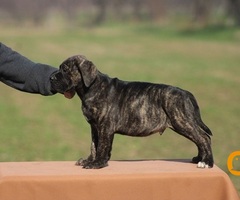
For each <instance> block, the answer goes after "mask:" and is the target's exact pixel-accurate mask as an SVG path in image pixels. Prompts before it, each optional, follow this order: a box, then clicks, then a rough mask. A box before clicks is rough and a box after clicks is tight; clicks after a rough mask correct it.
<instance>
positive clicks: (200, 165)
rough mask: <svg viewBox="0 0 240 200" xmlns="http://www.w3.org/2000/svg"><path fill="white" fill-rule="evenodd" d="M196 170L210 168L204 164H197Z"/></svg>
mask: <svg viewBox="0 0 240 200" xmlns="http://www.w3.org/2000/svg"><path fill="white" fill-rule="evenodd" d="M197 167H198V168H201V169H204V168H211V167H210V166H209V165H208V164H206V163H205V162H198V164H197Z"/></svg>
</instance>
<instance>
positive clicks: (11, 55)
mask: <svg viewBox="0 0 240 200" xmlns="http://www.w3.org/2000/svg"><path fill="white" fill-rule="evenodd" d="M56 70H57V69H56V68H54V67H51V66H48V65H45V64H40V63H34V62H32V61H30V60H29V59H27V58H26V57H24V56H22V55H20V54H19V53H17V52H16V51H13V50H12V49H10V48H8V47H7V46H5V45H4V44H2V43H0V81H2V82H3V83H5V84H7V85H9V86H11V87H13V88H15V89H18V90H21V91H24V92H29V93H38V94H42V95H45V96H47V95H53V94H54V92H53V91H51V84H50V80H49V77H50V75H51V74H52V73H53V72H55V71H56Z"/></svg>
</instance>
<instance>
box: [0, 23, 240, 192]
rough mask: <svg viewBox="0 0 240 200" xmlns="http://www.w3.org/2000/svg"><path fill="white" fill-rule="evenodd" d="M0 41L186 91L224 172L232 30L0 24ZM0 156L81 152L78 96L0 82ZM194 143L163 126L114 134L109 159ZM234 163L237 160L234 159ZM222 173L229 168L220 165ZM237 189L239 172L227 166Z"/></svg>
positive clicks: (58, 156) (236, 98)
mask: <svg viewBox="0 0 240 200" xmlns="http://www.w3.org/2000/svg"><path fill="white" fill-rule="evenodd" d="M0 41H1V42H3V43H5V44H6V45H8V46H10V47H12V48H13V49H15V50H17V51H18V52H20V53H21V54H23V55H25V56H26V57H28V58H29V59H31V60H33V61H35V62H41V63H47V64H50V65H52V66H55V67H58V66H59V64H60V63H61V62H62V61H63V60H65V59H66V58H67V57H69V56H72V55H75V54H83V55H85V56H87V57H88V58H89V59H90V60H92V61H93V62H94V63H95V64H96V66H97V67H98V69H99V70H100V71H102V72H103V73H106V74H108V75H109V76H111V77H118V78H120V79H124V80H141V81H151V82H155V83H166V84H171V85H176V86H178V87H181V88H184V89H187V90H189V91H191V92H192V93H193V94H194V95H195V96H196V98H197V100H198V103H199V106H200V108H201V113H202V118H203V121H204V122H205V123H206V124H207V125H208V126H209V127H210V128H211V130H212V132H213V135H214V136H213V138H212V139H213V140H212V141H213V152H214V157H215V163H216V164H217V165H218V166H219V167H221V168H222V169H223V170H224V171H225V172H226V173H228V170H227V167H226V162H227V158H228V155H229V154H230V153H231V152H233V151H236V150H240V131H239V130H240V123H239V119H240V105H239V102H240V89H239V85H240V78H239V75H240V66H239V64H240V31H239V30H237V29H233V28H228V29H227V28H223V29H220V28H215V29H214V28H212V29H210V28H209V29H205V30H199V31H190V30H179V29H177V30H174V29H170V28H164V27H157V26H154V25H149V24H147V25H146V24H145V25H144V24H141V25H134V24H131V25H105V26H102V27H98V28H80V27H79V28H77V29H76V28H75V29H73V28H71V27H69V28H65V29H54V28H53V29H50V30H49V29H46V28H42V27H39V28H29V27H28V28H24V27H22V28H20V27H19V28H16V27H14V28H13V27H6V28H4V29H3V28H2V29H1V32H0ZM0 91H1V95H0V119H1V120H0V127H1V132H0V160H1V161H35V160H44V161H47V160H77V159H78V158H79V157H86V156H87V155H88V154H89V146H90V134H89V133H90V128H89V125H88V124H87V122H86V121H85V119H84V117H83V115H82V112H81V109H80V100H79V99H78V98H77V97H75V98H74V99H72V100H67V99H65V98H64V97H63V96H62V95H60V94H57V95H54V96H51V97H43V96H40V95H33V94H27V93H22V92H19V91H16V90H14V89H12V88H9V87H7V86H5V85H4V84H0ZM196 153H197V149H196V147H195V146H194V145H193V144H192V143H191V142H189V141H188V140H186V139H185V138H183V137H181V136H179V135H177V134H175V133H174V132H173V131H171V130H167V131H166V132H165V133H164V134H163V135H162V136H159V135H158V134H155V135H153V136H150V137H148V138H130V137H124V136H116V137H115V141H114V145H113V152H112V159H165V158H188V159H190V158H192V157H193V156H195V155H196ZM239 166H240V164H239ZM228 174H229V173H228ZM229 176H230V178H231V179H232V181H233V183H234V185H235V186H236V188H237V189H238V191H239V192H240V177H234V176H232V175H231V174H229Z"/></svg>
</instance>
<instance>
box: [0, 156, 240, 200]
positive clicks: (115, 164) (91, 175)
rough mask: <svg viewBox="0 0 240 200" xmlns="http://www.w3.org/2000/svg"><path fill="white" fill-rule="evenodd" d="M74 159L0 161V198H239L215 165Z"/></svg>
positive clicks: (29, 199) (10, 199)
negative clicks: (96, 165) (90, 165)
mask: <svg viewBox="0 0 240 200" xmlns="http://www.w3.org/2000/svg"><path fill="white" fill-rule="evenodd" d="M74 164H75V162H71V161H64V162H63V161H60V162H3V163H0V200H40V199H41V200H72V199H74V200H75V199H82V200H89V199H91V200H142V199H143V200H145V199H146V200H155V199H161V200H168V199H169V200H188V199H191V200H208V199H209V200H239V196H238V194H237V192H236V190H235V188H234V186H233V184H232V182H231V180H230V179H229V177H228V175H227V174H226V173H225V172H223V171H222V170H221V169H220V168H218V167H217V166H216V165H215V166H214V167H213V168H212V169H199V168H197V167H196V164H192V163H190V162H189V161H188V160H136V161H110V162H109V166H108V167H106V168H102V169H97V170H96V169H95V170H93V169H82V168H81V167H79V166H75V165H74Z"/></svg>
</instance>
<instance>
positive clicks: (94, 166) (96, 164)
mask: <svg viewBox="0 0 240 200" xmlns="http://www.w3.org/2000/svg"><path fill="white" fill-rule="evenodd" d="M82 166H83V168H84V169H100V168H103V167H106V166H108V163H107V162H102V161H93V162H88V163H86V164H83V165H82Z"/></svg>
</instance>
